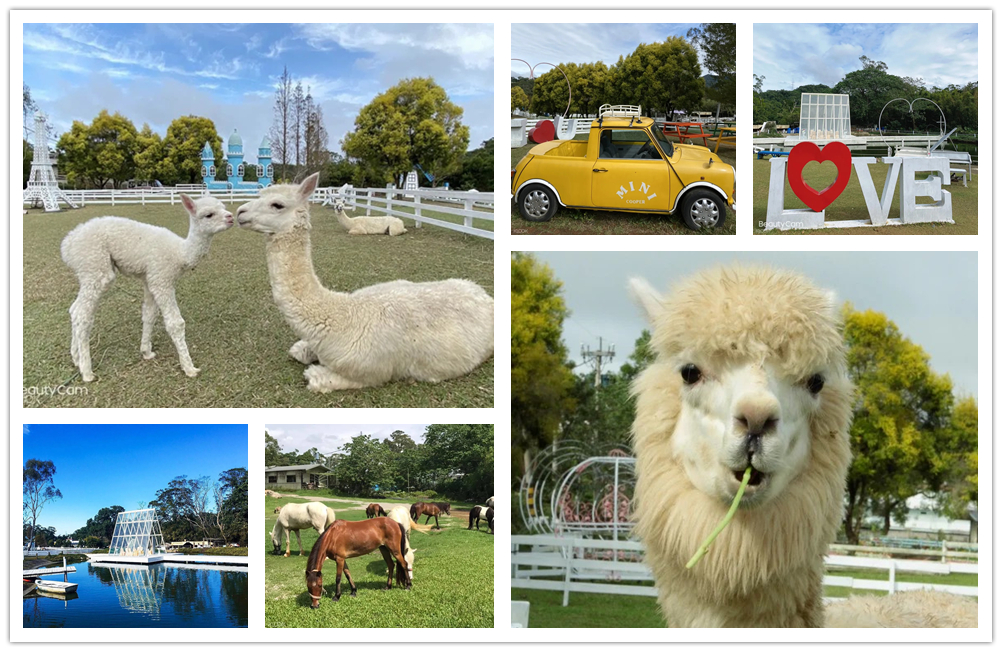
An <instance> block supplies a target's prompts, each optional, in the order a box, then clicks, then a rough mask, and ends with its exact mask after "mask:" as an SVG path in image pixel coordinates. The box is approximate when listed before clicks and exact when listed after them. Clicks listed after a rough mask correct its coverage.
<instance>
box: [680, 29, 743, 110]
mask: <svg viewBox="0 0 1002 652" xmlns="http://www.w3.org/2000/svg"><path fill="white" fill-rule="evenodd" d="M686 36H687V37H688V38H689V39H690V40H691V41H692V42H693V44H694V45H696V47H698V48H699V49H700V50H701V51H702V52H703V64H704V65H705V67H706V69H707V70H708V71H710V72H711V73H713V75H714V80H713V84H712V85H710V84H707V88H706V95H707V97H708V98H709V99H711V100H713V101H715V102H720V103H721V104H723V105H724V106H726V107H728V108H733V107H735V106H737V83H736V77H735V72H736V66H737V25H735V24H734V23H703V24H702V25H700V26H699V27H693V28H692V29H690V30H689V31H688V32H687V33H686Z"/></svg>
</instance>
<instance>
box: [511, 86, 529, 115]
mask: <svg viewBox="0 0 1002 652" xmlns="http://www.w3.org/2000/svg"><path fill="white" fill-rule="evenodd" d="M528 108H529V96H528V95H526V94H525V91H523V90H522V89H521V87H519V86H512V87H511V111H512V113H514V112H515V111H526V110H528Z"/></svg>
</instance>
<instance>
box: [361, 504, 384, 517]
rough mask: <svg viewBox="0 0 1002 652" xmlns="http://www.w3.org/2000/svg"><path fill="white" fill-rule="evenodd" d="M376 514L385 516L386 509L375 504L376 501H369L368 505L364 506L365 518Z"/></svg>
mask: <svg viewBox="0 0 1002 652" xmlns="http://www.w3.org/2000/svg"><path fill="white" fill-rule="evenodd" d="M377 516H386V511H385V510H384V509H383V506H382V505H377V504H376V503H369V506H368V507H366V508H365V518H375V517H377Z"/></svg>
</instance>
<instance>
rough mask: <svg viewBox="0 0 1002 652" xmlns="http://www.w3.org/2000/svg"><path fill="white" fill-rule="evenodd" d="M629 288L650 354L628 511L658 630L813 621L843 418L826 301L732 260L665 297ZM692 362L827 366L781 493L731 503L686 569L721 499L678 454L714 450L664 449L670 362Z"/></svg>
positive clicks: (641, 381) (843, 396)
mask: <svg viewBox="0 0 1002 652" xmlns="http://www.w3.org/2000/svg"><path fill="white" fill-rule="evenodd" d="M634 292H635V294H637V298H638V299H639V301H640V302H641V304H642V305H643V307H644V308H645V310H646V312H647V315H648V319H649V321H650V323H651V327H652V340H651V345H652V347H653V349H654V351H655V353H656V356H657V358H656V361H655V362H654V363H653V364H651V365H650V366H649V367H648V368H647V369H646V370H645V371H644V372H643V373H642V374H641V375H640V377H639V378H638V379H637V380H636V382H635V385H634V388H633V389H634V392H635V393H636V395H637V411H636V412H637V414H636V420H635V422H634V425H633V440H634V445H635V451H636V455H637V487H636V495H635V506H634V510H635V517H636V521H637V532H638V534H639V535H640V537H641V539H642V540H643V542H644V544H645V547H646V551H647V552H646V560H647V563H648V564H649V565H650V567H651V569H652V570H653V572H654V576H655V583H656V585H657V587H658V601H659V603H660V605H661V609H662V611H663V613H664V615H665V619H666V620H667V624H668V625H669V626H672V627H820V626H822V625H823V623H824V612H823V607H822V600H821V598H822V585H821V578H822V574H823V564H822V562H823V557H824V554H825V552H826V550H827V547H828V544H829V543H831V542H832V541H833V540H834V538H835V532H836V529H837V527H838V523H839V519H840V517H841V514H842V495H843V493H844V490H845V475H846V470H847V469H848V465H849V461H850V449H849V435H848V429H849V423H850V420H851V415H852V413H851V405H850V401H851V398H852V385H851V383H850V381H849V379H848V377H847V375H846V369H845V350H844V345H843V340H842V333H841V325H840V322H839V319H838V316H837V310H836V308H835V306H834V305H833V297H832V296H831V295H830V294H829V293H826V292H824V291H822V290H820V289H818V288H817V287H815V286H814V285H813V284H812V283H811V282H810V281H808V280H807V279H805V278H804V277H802V276H800V275H798V274H795V273H790V272H783V271H776V270H772V269H767V268H742V267H732V268H719V269H712V270H710V271H706V272H703V273H700V274H697V275H695V276H693V277H691V278H689V279H687V280H685V281H683V282H682V283H680V284H679V285H678V286H677V287H676V288H674V290H673V292H671V293H670V294H669V295H668V296H665V297H660V296H659V295H657V294H656V293H654V292H653V291H652V290H651V289H650V288H649V287H648V286H645V285H644V284H643V283H642V282H640V283H637V282H634ZM694 361H698V362H699V363H700V364H701V365H702V366H703V367H704V372H705V373H706V374H707V375H710V376H712V374H714V373H717V372H718V371H719V373H721V374H723V373H725V372H726V370H727V369H733V368H743V367H744V366H748V368H751V369H764V368H768V369H769V370H770V374H771V375H772V376H773V377H774V378H778V379H781V381H784V382H786V383H789V384H791V385H798V386H800V384H801V383H803V382H804V380H805V379H806V378H808V377H810V376H811V375H812V374H815V373H818V372H823V374H824V376H825V384H824V387H823V389H822V390H821V391H820V392H819V394H818V396H817V397H816V398H815V399H813V403H812V404H813V408H812V409H811V410H810V413H809V414H808V415H807V420H806V421H805V423H807V424H809V426H808V427H809V432H805V433H803V436H804V437H807V438H809V440H808V442H807V445H808V446H809V452H807V458H806V464H805V466H804V468H803V469H802V470H801V471H800V472H799V473H798V474H797V475H795V476H794V477H792V479H791V480H790V481H789V483H788V485H787V486H786V487H785V488H784V489H783V490H782V491H781V493H779V495H778V496H775V497H773V498H772V499H770V500H768V501H767V502H764V504H755V505H754V506H749V507H744V506H743V507H742V508H741V509H739V510H738V512H737V514H736V515H735V517H734V520H733V521H732V522H731V523H730V525H728V527H727V528H726V529H724V531H723V532H722V533H721V534H720V536H719V537H718V538H717V540H716V541H715V542H714V543H713V545H712V546H710V551H709V552H708V553H707V554H706V556H705V557H703V559H702V560H701V561H700V562H699V563H698V564H697V565H696V566H695V567H694V568H693V569H692V570H686V568H685V564H686V562H687V561H688V560H689V558H690V557H692V555H693V553H695V552H696V549H697V548H698V547H699V545H700V544H701V542H702V541H703V540H704V539H705V538H706V537H707V536H708V535H709V534H710V532H711V531H712V530H713V529H714V527H715V526H716V525H717V524H718V523H719V522H720V520H721V519H722V518H723V516H724V514H725V513H726V512H727V509H728V507H729V506H730V500H722V499H721V498H720V497H719V496H716V497H711V496H710V495H707V493H704V492H703V491H702V490H700V489H699V488H697V487H696V486H695V485H694V482H693V479H691V478H690V477H689V475H688V473H687V471H686V468H685V465H686V460H685V459H684V458H685V456H686V455H690V454H692V455H696V456H699V455H703V456H713V455H716V451H714V450H710V449H711V445H710V444H703V445H702V448H704V449H707V450H696V451H682V450H679V449H678V448H677V447H676V446H675V445H674V440H676V439H678V438H679V437H680V436H681V435H680V432H679V431H677V429H676V426H677V424H678V422H679V417H680V413H681V411H682V402H683V400H686V398H685V396H686V393H685V392H684V391H683V389H684V388H683V385H684V382H683V380H682V378H681V376H680V373H679V370H680V368H681V367H682V366H683V365H685V364H687V363H690V362H694ZM690 400H691V399H690ZM725 409H726V408H725ZM780 409H781V410H782V409H784V408H783V407H782V406H781V407H780ZM784 417H785V415H783V414H781V415H780V419H782V418H784ZM688 434H695V435H696V438H697V440H698V438H699V437H700V436H701V435H702V433H688ZM732 495H733V494H732Z"/></svg>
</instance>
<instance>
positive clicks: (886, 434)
mask: <svg viewBox="0 0 1002 652" xmlns="http://www.w3.org/2000/svg"><path fill="white" fill-rule="evenodd" d="M844 317H845V338H846V343H847V345H848V356H847V359H848V370H849V375H850V377H851V378H852V380H853V382H854V383H855V385H856V390H857V398H856V402H855V405H854V410H853V421H852V426H851V427H850V430H849V436H850V441H851V444H852V452H853V460H852V464H851V465H850V467H849V473H848V476H847V481H846V505H845V518H844V529H845V534H846V538H847V539H848V540H849V542H850V543H858V541H859V530H860V527H861V524H862V519H863V515H864V508H865V507H867V506H870V507H871V508H875V509H876V511H877V513H878V514H879V515H881V516H883V518H884V529H885V531H886V529H888V528H889V526H890V521H891V517H892V516H893V515H894V513H895V511H896V510H899V509H901V507H902V505H903V504H904V501H905V500H906V499H907V498H908V497H910V496H912V495H914V494H916V493H918V492H919V491H921V490H923V489H929V490H932V491H936V490H938V489H939V485H940V484H941V483H942V481H943V479H944V478H943V476H942V473H941V468H940V467H939V466H938V465H937V462H936V460H937V456H938V455H939V454H940V453H939V452H940V451H943V452H945V449H944V448H943V447H942V442H941V435H942V434H943V432H944V430H945V429H946V428H947V427H948V426H949V424H950V417H951V410H952V406H953V395H952V389H953V387H952V383H951V382H950V379H949V377H948V376H941V375H938V374H936V373H935V372H933V371H932V369H931V368H930V366H929V356H928V355H927V354H926V353H925V351H923V350H922V348H921V347H920V346H918V345H916V344H913V343H912V342H911V341H909V340H908V339H907V338H905V337H904V336H903V335H902V334H901V332H900V331H899V330H898V327H897V326H896V325H895V324H894V322H892V321H891V320H889V319H888V318H887V317H886V316H885V315H883V314H881V313H879V312H875V311H872V310H868V311H864V312H856V311H854V310H852V308H851V307H850V306H847V307H846V308H845V310H844Z"/></svg>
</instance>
